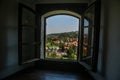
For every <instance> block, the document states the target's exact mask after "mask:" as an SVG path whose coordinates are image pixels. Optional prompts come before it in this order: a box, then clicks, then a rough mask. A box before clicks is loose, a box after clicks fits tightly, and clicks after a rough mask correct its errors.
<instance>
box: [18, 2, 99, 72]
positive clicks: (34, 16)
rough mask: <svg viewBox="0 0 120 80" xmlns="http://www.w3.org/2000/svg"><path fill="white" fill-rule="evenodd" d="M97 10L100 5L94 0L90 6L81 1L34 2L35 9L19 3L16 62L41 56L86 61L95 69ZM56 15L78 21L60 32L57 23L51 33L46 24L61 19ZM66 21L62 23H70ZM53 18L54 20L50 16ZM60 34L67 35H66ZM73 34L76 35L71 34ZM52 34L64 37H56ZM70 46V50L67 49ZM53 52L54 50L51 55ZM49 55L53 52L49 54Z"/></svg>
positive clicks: (30, 60) (25, 61) (37, 58)
mask: <svg viewBox="0 0 120 80" xmlns="http://www.w3.org/2000/svg"><path fill="white" fill-rule="evenodd" d="M99 11H100V5H99V2H97V1H95V2H94V3H93V4H91V5H90V6H89V7H88V5H87V4H80V3H79V4H77V3H75V4H37V5H36V10H35V11H34V10H33V9H31V8H29V7H28V6H25V5H23V4H19V23H18V24H19V26H18V44H19V46H18V51H19V63H20V64H24V63H28V62H33V61H36V60H40V59H49V60H50V59H53V60H56V59H57V60H63V61H65V60H66V61H68V60H72V61H73V60H74V61H78V62H83V63H85V64H88V65H89V66H90V67H92V68H93V69H94V70H96V68H97V57H98V46H99V45H98V43H99V27H100V20H99V19H100V12H99ZM80 14H82V15H80ZM59 16H64V18H65V17H71V18H74V19H75V20H76V21H74V22H73V23H75V22H77V23H76V26H75V28H74V29H73V27H74V26H73V27H71V28H69V27H66V28H65V29H67V28H68V29H67V30H63V31H62V32H59V31H60V29H59V28H60V27H58V25H59V24H58V25H57V26H56V27H55V28H57V29H55V31H54V32H50V31H49V30H50V29H52V28H51V26H50V27H49V19H51V18H54V17H58V18H60V17H59ZM66 19H67V18H66ZM58 20H60V19H58ZM67 20H69V19H67ZM67 20H64V23H65V24H70V22H68V23H67ZM53 21H57V20H55V19H53ZM71 21H73V20H71ZM50 24H51V23H50ZM61 26H62V25H61ZM70 29H71V30H70ZM57 30H59V31H57ZM66 33H67V34H68V33H69V34H71V35H67V34H66ZM73 33H74V34H73ZM62 34H66V35H67V37H66V36H64V35H62ZM75 34H76V35H77V36H72V35H75ZM55 35H62V37H63V36H64V37H63V38H62V37H61V36H60V38H58V36H55ZM51 36H52V37H51ZM70 41H71V42H70ZM60 43H62V44H60ZM71 45H72V46H71ZM73 45H74V46H73ZM71 47H72V50H67V49H70V48H71ZM54 52H57V53H55V54H54ZM69 53H70V54H69ZM51 54H53V55H52V56H51ZM58 56H59V57H58ZM71 57H72V58H71Z"/></svg>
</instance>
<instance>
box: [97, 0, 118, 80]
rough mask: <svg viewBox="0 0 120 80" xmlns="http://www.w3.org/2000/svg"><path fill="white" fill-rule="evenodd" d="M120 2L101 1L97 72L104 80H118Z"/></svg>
mask: <svg viewBox="0 0 120 80" xmlns="http://www.w3.org/2000/svg"><path fill="white" fill-rule="evenodd" d="M119 3H120V1H119V0H109V1H107V0H101V35H100V39H101V40H100V50H99V60H98V72H99V73H100V74H102V75H103V76H104V78H105V80H120V62H119V61H120V58H119V57H120V22H119V21H120V5H119Z"/></svg>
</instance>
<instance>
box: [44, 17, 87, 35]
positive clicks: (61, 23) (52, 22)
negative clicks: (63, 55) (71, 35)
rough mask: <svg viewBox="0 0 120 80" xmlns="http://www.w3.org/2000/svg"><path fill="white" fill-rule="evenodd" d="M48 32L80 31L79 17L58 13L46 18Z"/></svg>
mask: <svg viewBox="0 0 120 80" xmlns="http://www.w3.org/2000/svg"><path fill="white" fill-rule="evenodd" d="M46 23H47V25H46V33H47V34H50V33H61V32H70V31H78V26H79V19H78V18H76V17H73V16H69V15H56V16H51V17H48V18H47V20H46ZM85 24H86V25H87V22H86V21H85Z"/></svg>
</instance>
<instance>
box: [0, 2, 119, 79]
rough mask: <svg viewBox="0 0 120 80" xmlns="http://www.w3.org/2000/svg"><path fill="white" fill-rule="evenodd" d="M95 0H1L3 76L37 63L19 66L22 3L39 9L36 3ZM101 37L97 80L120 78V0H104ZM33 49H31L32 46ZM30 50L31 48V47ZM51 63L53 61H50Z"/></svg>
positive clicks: (0, 60) (0, 69)
mask: <svg viewBox="0 0 120 80" xmlns="http://www.w3.org/2000/svg"><path fill="white" fill-rule="evenodd" d="M93 1H94V0H51V1H50V0H1V1H0V79H3V78H6V77H8V76H10V75H12V74H15V73H16V72H18V71H21V70H23V69H25V68H28V67H30V66H34V63H29V64H24V65H19V61H18V60H19V59H18V58H19V56H18V3H19V2H21V3H24V4H26V5H27V6H29V7H31V8H33V9H35V4H39V3H40V4H42V3H46V4H52V3H55V4H56V3H88V4H91V3H92V2H93ZM100 14H101V16H100V38H99V39H100V40H99V53H98V64H97V71H96V72H95V73H94V72H91V71H90V73H91V75H92V76H93V77H94V78H95V79H96V80H102V79H103V80H120V62H119V61H120V22H119V21H120V0H101V10H100ZM30 49H31V48H30ZM30 49H29V50H30ZM48 65H49V64H48Z"/></svg>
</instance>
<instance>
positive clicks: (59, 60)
mask: <svg viewBox="0 0 120 80" xmlns="http://www.w3.org/2000/svg"><path fill="white" fill-rule="evenodd" d="M40 60H43V61H55V62H73V63H74V62H78V61H77V60H61V59H40Z"/></svg>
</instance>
